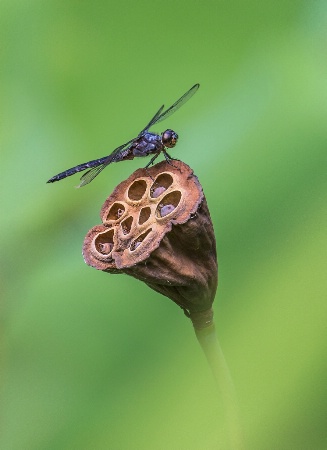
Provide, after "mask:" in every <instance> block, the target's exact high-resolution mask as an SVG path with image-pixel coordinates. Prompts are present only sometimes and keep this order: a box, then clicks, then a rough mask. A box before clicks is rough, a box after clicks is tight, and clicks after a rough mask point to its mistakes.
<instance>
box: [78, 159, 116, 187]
mask: <svg viewBox="0 0 327 450" xmlns="http://www.w3.org/2000/svg"><path fill="white" fill-rule="evenodd" d="M107 165H108V164H104V163H103V164H101V165H100V166H97V167H93V169H90V170H88V171H87V172H85V173H84V175H82V176H81V178H80V179H81V182H80V184H79V185H78V186H76V187H77V188H80V187H83V186H85V185H86V184H89V183H91V181H92V180H94V178H95V177H96V176H97V175H99V173H100V172H101V171H102V170H103V169H104V168H105V167H106V166H107Z"/></svg>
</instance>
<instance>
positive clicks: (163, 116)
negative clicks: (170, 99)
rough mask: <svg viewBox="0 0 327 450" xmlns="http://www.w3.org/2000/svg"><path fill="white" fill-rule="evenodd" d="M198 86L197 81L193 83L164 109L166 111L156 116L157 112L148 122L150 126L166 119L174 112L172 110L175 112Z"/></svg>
mask: <svg viewBox="0 0 327 450" xmlns="http://www.w3.org/2000/svg"><path fill="white" fill-rule="evenodd" d="M199 87H200V85H199V84H198V83H197V84H195V85H194V86H192V87H191V89H189V90H188V91H187V92H185V94H184V95H182V97H181V98H179V99H178V100H177V101H176V102H175V103H174V104H173V105H171V106H170V107H169V108H168V109H166V111H164V112H163V113H162V114H159V115H158V116H157V114H158V113H157V114H156V115H155V116H154V118H153V119H152V121H151V122H150V126H152V125H154V124H156V123H159V122H162V121H163V120H165V119H167V118H168V117H169V116H171V115H172V114H174V112H176V111H177V110H178V109H179V108H180V107H181V106H183V105H184V103H186V102H187V101H188V100H189V99H190V98H191V97H192V96H193V95H194V94H195V93H196V91H197V90H198V89H199ZM159 111H160V110H159ZM159 111H158V112H159ZM155 117H156V119H155ZM149 128H150V127H149Z"/></svg>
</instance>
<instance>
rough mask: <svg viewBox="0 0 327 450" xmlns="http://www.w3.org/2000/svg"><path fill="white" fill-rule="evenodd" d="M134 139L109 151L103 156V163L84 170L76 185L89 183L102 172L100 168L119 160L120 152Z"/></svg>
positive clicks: (80, 185)
mask: <svg viewBox="0 0 327 450" xmlns="http://www.w3.org/2000/svg"><path fill="white" fill-rule="evenodd" d="M134 140H135V139H131V140H130V141H128V142H126V143H125V144H123V145H121V146H120V147H117V148H116V149H115V150H114V151H113V152H112V153H110V155H109V156H107V157H106V158H105V160H104V161H103V163H101V164H99V165H97V166H96V167H93V168H92V169H90V170H88V171H87V172H85V173H84V174H83V175H82V176H81V178H80V180H81V182H80V184H79V185H78V186H76V187H78V188H80V187H83V186H85V185H86V184H89V183H91V181H92V180H94V178H95V177H96V176H98V175H99V173H100V172H102V170H103V169H104V168H105V167H107V166H108V165H109V164H110V163H112V162H115V161H120V160H122V159H123V158H122V157H121V153H122V152H123V151H124V150H125V149H126V147H128V146H129V144H131V142H133V141H134Z"/></svg>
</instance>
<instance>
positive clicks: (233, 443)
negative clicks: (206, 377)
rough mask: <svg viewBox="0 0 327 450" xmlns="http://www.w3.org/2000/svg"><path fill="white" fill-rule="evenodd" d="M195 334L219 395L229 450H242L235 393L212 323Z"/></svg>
mask: <svg viewBox="0 0 327 450" xmlns="http://www.w3.org/2000/svg"><path fill="white" fill-rule="evenodd" d="M195 334H196V337H197V339H198V341H199V343H200V345H201V347H202V350H203V351H204V353H205V356H206V358H207V361H208V363H209V366H210V367H211V370H212V372H213V375H214V378H215V380H216V383H217V385H218V389H219V390H220V393H221V397H222V402H223V407H224V410H225V416H226V424H227V428H228V434H229V441H230V448H231V450H244V444H243V436H242V429H241V423H240V417H239V406H238V401H237V397H236V392H235V388H234V384H233V380H232V378H231V375H230V372H229V368H228V365H227V362H226V360H225V357H224V354H223V351H222V349H221V347H220V344H219V341H218V337H217V334H216V330H215V325H214V323H212V324H211V325H210V326H208V327H206V328H202V329H197V328H195Z"/></svg>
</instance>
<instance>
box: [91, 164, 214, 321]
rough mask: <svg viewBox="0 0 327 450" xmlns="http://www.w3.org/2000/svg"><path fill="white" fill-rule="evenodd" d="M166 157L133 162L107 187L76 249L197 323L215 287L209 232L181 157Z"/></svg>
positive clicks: (202, 202)
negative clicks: (139, 165)
mask: <svg viewBox="0 0 327 450" xmlns="http://www.w3.org/2000/svg"><path fill="white" fill-rule="evenodd" d="M172 164H173V165H172ZM172 164H168V163H167V162H166V161H163V162H161V163H159V164H156V165H154V166H153V167H151V168H149V169H138V170H136V171H135V172H134V173H133V174H132V175H131V176H130V177H129V178H128V179H127V180H125V181H123V182H122V183H120V184H119V185H118V186H117V187H116V188H115V190H114V191H113V193H112V194H111V195H110V196H109V197H108V198H107V200H106V201H105V203H104V205H103V207H102V209H101V213H100V216H101V220H102V225H97V226H95V227H93V228H92V229H91V230H90V231H89V232H88V233H87V235H86V237H85V241H84V246H83V256H84V260H85V262H86V263H87V264H88V265H90V266H92V267H94V268H96V269H98V270H102V271H105V272H109V273H125V274H128V275H131V276H133V277H135V278H137V279H139V280H141V281H143V282H145V283H146V284H147V285H148V286H149V287H150V288H152V289H154V290H155V291H157V292H160V293H161V294H163V295H165V296H167V297H169V298H170V299H171V300H173V301H174V302H175V303H177V304H178V305H179V306H180V307H181V308H182V309H183V310H184V312H185V313H186V314H187V315H188V316H190V317H191V319H192V321H193V324H194V326H196V327H197V328H201V327H205V326H208V325H210V324H211V322H212V315H213V313H212V308H211V306H212V303H213V300H214V297H215V293H216V289H217V281H218V271H217V269H218V267H217V257H216V242H215V235H214V230H213V226H212V222H211V218H210V214H209V210H208V206H207V202H206V199H205V197H204V194H203V190H202V187H201V185H200V183H199V181H198V178H197V177H196V176H195V175H194V174H193V171H192V169H191V168H190V167H189V166H187V165H186V164H184V163H183V162H181V161H175V160H174V161H172Z"/></svg>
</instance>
